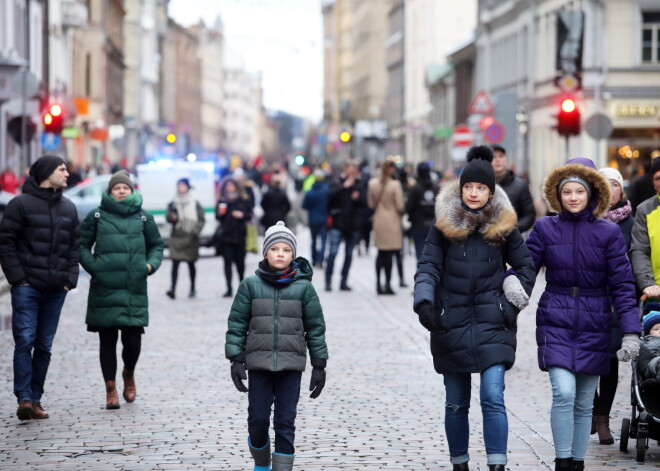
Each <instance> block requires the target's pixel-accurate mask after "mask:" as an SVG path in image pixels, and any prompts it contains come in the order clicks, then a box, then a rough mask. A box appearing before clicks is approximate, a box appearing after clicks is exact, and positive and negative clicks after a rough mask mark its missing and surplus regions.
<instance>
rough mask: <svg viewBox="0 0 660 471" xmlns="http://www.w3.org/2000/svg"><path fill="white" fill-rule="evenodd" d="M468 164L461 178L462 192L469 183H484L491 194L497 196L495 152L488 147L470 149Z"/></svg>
mask: <svg viewBox="0 0 660 471" xmlns="http://www.w3.org/2000/svg"><path fill="white" fill-rule="evenodd" d="M467 161H468V164H467V165H466V166H465V167H463V171H462V172H461V177H460V191H463V185H465V184H466V183H469V182H476V183H482V184H484V185H486V186H487V187H488V189H489V190H490V194H491V195H492V194H495V170H493V164H492V163H491V162H492V161H493V151H492V149H491V148H490V147H488V146H474V147H470V150H468V153H467Z"/></svg>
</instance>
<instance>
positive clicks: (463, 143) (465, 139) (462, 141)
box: [452, 124, 474, 147]
mask: <svg viewBox="0 0 660 471" xmlns="http://www.w3.org/2000/svg"><path fill="white" fill-rule="evenodd" d="M452 141H453V143H454V145H455V146H456V147H468V146H471V145H472V143H473V142H474V134H473V133H472V130H471V129H470V128H469V127H468V126H466V125H465V124H459V125H458V126H456V127H455V128H454V134H452Z"/></svg>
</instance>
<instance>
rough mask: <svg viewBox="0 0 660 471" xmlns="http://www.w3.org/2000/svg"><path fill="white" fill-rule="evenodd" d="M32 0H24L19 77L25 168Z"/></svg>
mask: <svg viewBox="0 0 660 471" xmlns="http://www.w3.org/2000/svg"><path fill="white" fill-rule="evenodd" d="M31 2H32V0H25V18H24V21H25V64H26V65H25V69H24V70H23V76H22V77H21V95H22V98H23V103H22V104H21V162H22V163H23V165H25V167H23V168H21V170H24V169H25V168H27V167H29V166H30V141H28V140H27V139H26V136H27V116H26V114H27V76H28V73H29V72H30V3H31Z"/></svg>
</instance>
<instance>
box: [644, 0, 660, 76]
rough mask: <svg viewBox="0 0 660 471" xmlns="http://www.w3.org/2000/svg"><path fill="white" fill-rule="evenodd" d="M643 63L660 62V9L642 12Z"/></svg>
mask: <svg viewBox="0 0 660 471" xmlns="http://www.w3.org/2000/svg"><path fill="white" fill-rule="evenodd" d="M642 63H643V64H660V11H657V12H644V13H642Z"/></svg>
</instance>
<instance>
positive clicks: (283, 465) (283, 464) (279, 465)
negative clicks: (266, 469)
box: [273, 452, 295, 471]
mask: <svg viewBox="0 0 660 471" xmlns="http://www.w3.org/2000/svg"><path fill="white" fill-rule="evenodd" d="M294 456H295V455H287V454H285V453H277V452H275V453H273V471H291V470H292V469H293V458H294Z"/></svg>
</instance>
